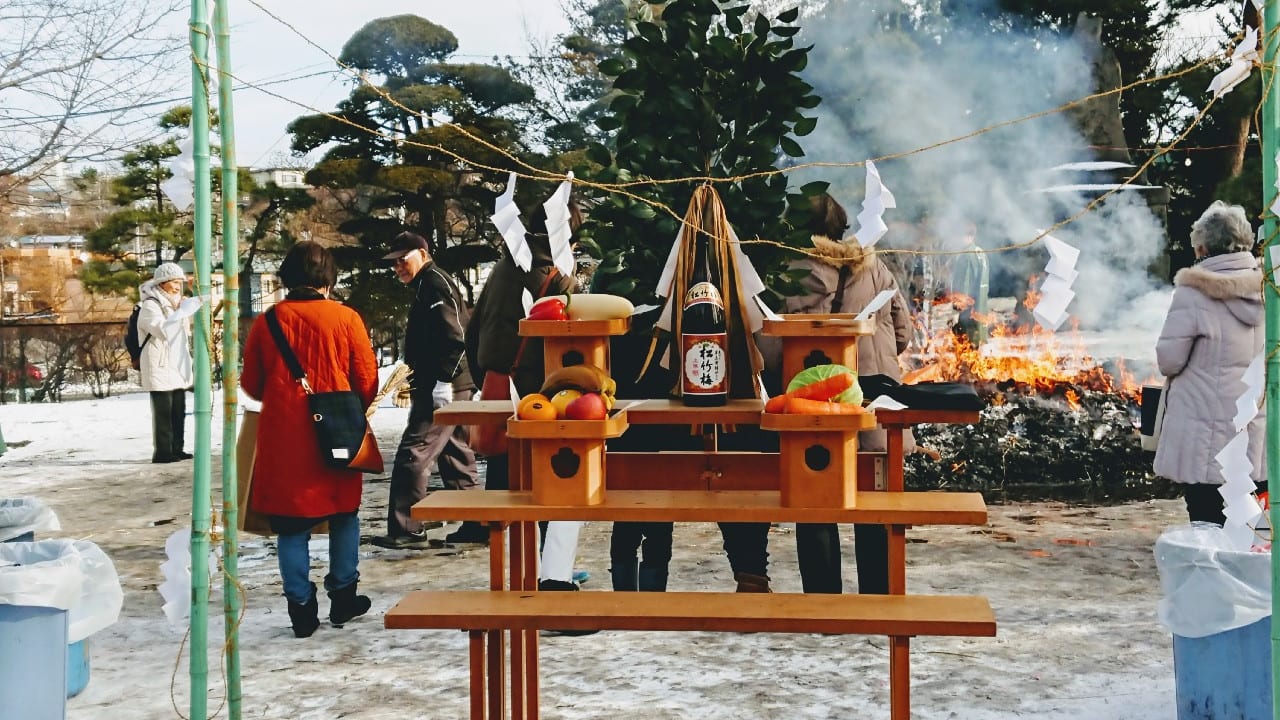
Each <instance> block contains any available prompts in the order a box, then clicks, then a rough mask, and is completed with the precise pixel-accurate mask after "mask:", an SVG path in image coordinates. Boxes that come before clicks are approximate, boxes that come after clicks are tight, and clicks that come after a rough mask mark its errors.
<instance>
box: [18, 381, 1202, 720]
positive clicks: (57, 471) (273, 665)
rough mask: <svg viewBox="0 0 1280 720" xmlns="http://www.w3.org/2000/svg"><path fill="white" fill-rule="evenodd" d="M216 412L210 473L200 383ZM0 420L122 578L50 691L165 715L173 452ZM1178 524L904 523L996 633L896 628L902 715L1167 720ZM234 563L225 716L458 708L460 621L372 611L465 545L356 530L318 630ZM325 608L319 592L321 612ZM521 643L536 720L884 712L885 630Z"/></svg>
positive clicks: (369, 496)
mask: <svg viewBox="0 0 1280 720" xmlns="http://www.w3.org/2000/svg"><path fill="white" fill-rule="evenodd" d="M405 414H406V412H405V411H403V410H398V409H395V408H386V409H382V410H379V412H378V413H377V414H376V415H375V416H374V426H375V428H376V430H377V432H378V435H379V439H380V441H381V446H382V448H383V450H384V452H385V453H386V454H387V456H388V458H390V455H391V454H392V453H393V452H394V449H395V444H396V442H397V440H398V437H399V433H400V430H401V429H402V427H403V423H404V420H405ZM191 420H192V418H190V417H189V418H188V422H189V426H188V427H189V430H188V443H187V444H188V448H189V449H193V448H194V437H193V434H192V432H193V430H192V429H191V428H192V425H191ZM213 428H214V438H213V446H214V452H215V460H214V472H213V478H214V483H215V486H216V485H217V484H218V478H219V477H220V470H219V462H218V459H217V457H216V453H218V452H220V447H221V442H220V438H221V408H220V400H219V399H217V398H215V402H214V413H213ZM0 431H2V432H3V434H4V438H5V440H7V441H8V443H9V451H8V453H7V454H5V455H3V456H0V497H18V496H32V497H37V498H40V499H42V500H43V501H45V502H46V503H48V504H49V505H50V506H52V507H53V508H54V510H55V511H56V512H57V514H58V517H59V518H60V519H61V522H62V526H63V532H62V533H61V534H62V535H63V536H68V537H78V538H86V539H89V540H92V541H93V542H95V543H97V544H98V545H100V546H101V547H102V548H103V549H104V550H105V551H106V552H107V554H108V555H110V556H111V557H112V558H113V559H114V561H115V563H116V566H117V569H118V570H119V573H120V577H121V581H122V583H123V584H124V586H125V606H124V610H123V612H122V614H121V617H120V620H119V622H117V623H116V624H115V625H114V626H112V627H111V628H109V629H107V630H105V631H103V632H101V633H99V634H98V635H96V636H94V637H93V638H92V641H91V644H90V647H91V654H92V663H93V670H92V679H91V681H90V683H89V687H88V688H87V689H86V690H85V691H84V693H83V694H81V695H80V696H78V697H76V698H74V699H72V700H70V701H69V710H68V715H67V716H68V718H70V719H71V720H89V719H93V720H98V719H99V718H129V719H131V720H133V719H136V720H150V719H153V718H154V719H157V720H159V719H163V718H177V717H180V716H185V714H186V712H187V703H188V701H187V688H188V683H187V660H186V657H185V654H184V653H185V649H184V648H185V647H189V646H184V644H183V632H182V630H180V629H175V628H174V627H172V626H171V625H170V624H169V623H168V622H167V621H166V620H165V619H164V617H163V615H162V613H161V610H160V606H161V599H160V597H159V594H158V593H157V592H156V586H157V585H158V584H159V583H160V582H161V576H160V570H159V566H160V563H161V562H162V561H163V560H164V548H163V544H164V540H165V538H166V537H167V536H168V535H169V534H170V533H172V532H173V531H174V530H176V529H178V528H180V527H183V526H185V525H188V524H189V517H190V506H191V468H192V463H191V462H189V461H188V462H185V463H175V464H170V465H152V464H150V462H149V459H150V455H151V449H150V442H151V437H150V411H149V406H148V403H147V397H146V395H145V394H141V393H138V394H130V395H124V396H119V397H112V398H109V399H106V400H86V401H77V402H68V403H63V404H59V405H3V406H0ZM386 493H387V485H386V479H385V477H382V478H372V479H370V481H368V482H367V483H366V491H365V503H364V506H363V508H362V512H361V515H362V518H363V519H364V522H365V531H364V534H365V535H368V536H372V535H377V534H380V533H381V532H382V531H383V527H384V526H383V518H384V515H385V511H386ZM218 504H219V503H218V502H215V506H217V505H218ZM1184 518H1185V515H1184V513H1183V510H1182V508H1181V504H1180V503H1179V502H1177V501H1155V502H1144V503H1135V504H1130V505H1126V506H1119V507H1072V506H1064V505H1061V504H1051V503H1043V504H1020V505H1009V506H996V507H992V508H991V513H990V523H989V525H988V526H987V527H981V528H973V527H923V528H916V529H913V530H911V531H910V539H911V541H912V544H911V545H910V548H909V552H908V555H909V569H908V578H909V584H910V589H911V590H912V591H913V592H934V593H951V594H979V595H986V596H987V597H989V598H990V599H991V603H992V605H993V607H994V608H995V611H996V617H997V621H998V626H999V630H998V636H997V637H996V638H994V639H986V638H976V639H946V638H917V639H915V640H914V641H913V643H912V681H913V688H912V710H913V713H912V716H913V717H915V718H919V719H921V720H942V719H944V718H947V719H973V720H978V719H982V720H1002V719H1005V718H1032V717H1034V718H1037V720H1067V719H1071V720H1076V719H1079V718H1088V719H1090V720H1109V719H1114V720H1121V719H1123V720H1156V719H1157V718H1159V719H1161V720H1163V719H1166V718H1171V717H1173V716H1174V715H1175V711H1174V687H1173V663H1172V650H1171V644H1170V638H1169V635H1168V633H1167V631H1165V630H1164V629H1163V628H1162V627H1161V626H1160V624H1159V623H1158V621H1157V619H1156V602H1157V601H1158V599H1159V593H1160V588H1159V583H1158V579H1157V576H1156V568H1155V562H1154V559H1153V557H1152V552H1151V549H1152V546H1153V544H1154V542H1155V539H1156V537H1157V535H1159V533H1160V531H1161V530H1162V529H1163V528H1164V527H1167V526H1170V525H1173V524H1176V523H1179V522H1182V521H1183V519H1184ZM844 530H845V533H846V534H845V540H846V547H845V556H846V558H848V562H847V563H846V566H847V570H846V581H845V584H846V587H847V588H848V589H850V590H852V589H853V586H854V581H853V577H854V572H853V569H852V564H853V563H852V558H853V549H852V544H851V543H852V541H851V535H852V533H851V531H850V529H849V528H844ZM437 532H439V531H437ZM791 536H792V532H791V530H790V528H788V527H786V526H782V527H778V528H776V529H775V531H774V532H773V534H772V536H771V540H772V541H771V544H770V553H771V561H772V564H771V571H770V572H771V575H772V576H773V579H774V586H775V589H776V590H779V591H783V592H797V591H799V574H798V571H797V568H796V559H795V543H794V542H793V539H792V537H791ZM608 541H609V525H608V524H606V523H596V524H593V525H589V526H588V527H587V529H586V531H585V532H584V535H583V541H582V544H581V548H580V555H579V567H581V568H584V569H586V570H588V571H589V572H590V573H591V575H592V579H591V581H590V582H589V583H588V584H587V585H586V587H585V589H586V590H604V589H607V588H608V585H609V582H608V576H609V575H608V567H609V557H608ZM313 547H314V558H315V560H316V566H317V567H316V568H315V569H314V570H313V575H314V576H316V577H320V576H321V575H323V572H324V565H325V547H324V543H323V542H318V543H314V545H313ZM240 557H241V559H240V569H241V583H242V585H243V587H244V590H245V593H246V597H247V602H246V607H247V611H246V613H245V616H244V620H243V623H242V625H241V627H240V639H241V664H242V670H243V693H244V701H243V707H244V712H243V716H244V717H246V718H273V719H275V718H280V719H285V718H287V719H291V720H293V719H315V720H320V719H326V720H327V719H329V718H337V717H341V718H349V719H359V720H380V719H384V718H385V719H388V720H389V719H391V718H397V719H398V718H404V717H422V718H460V717H464V716H466V715H467V707H468V705H467V650H466V636H465V634H463V633H460V632H448V631H442V632H403V631H401V632H393V631H388V630H384V629H383V628H382V624H381V615H382V613H383V612H385V611H386V610H387V609H388V608H389V607H390V606H391V605H392V604H394V603H395V602H396V601H397V600H398V599H399V598H400V597H402V596H403V595H404V594H405V593H406V592H408V591H410V590H414V589H420V588H433V589H450V588H458V589H463V588H470V589H476V588H483V587H486V586H487V571H488V564H487V552H486V551H485V550H484V549H483V548H477V547H476V546H466V549H458V548H443V547H442V548H438V549H432V550H426V551H404V550H401V551H391V550H383V549H379V548H375V547H372V546H369V545H365V546H364V547H363V550H362V556H361V573H362V578H361V590H362V591H363V592H367V593H368V594H370V595H371V596H372V597H373V601H374V605H373V611H372V612H371V613H370V615H369V616H368V617H367V618H363V619H360V620H357V621H355V622H352V623H350V624H348V625H347V626H346V628H345V629H341V630H337V629H333V628H330V627H328V626H327V625H325V626H322V628H321V630H320V631H319V632H318V633H316V635H315V636H313V637H312V638H310V639H306V640H297V639H295V638H293V636H292V633H291V632H290V631H289V627H288V626H289V621H288V616H287V615H286V613H285V601H284V598H283V596H282V595H281V589H280V582H279V578H278V576H277V573H276V567H275V554H274V543H273V542H272V541H271V540H270V539H265V538H261V537H256V536H248V537H245V538H243V541H242V543H241V556H240ZM671 572H672V579H671V589H673V590H675V589H679V590H725V589H728V588H731V587H732V584H733V583H732V577H731V573H730V571H729V568H728V564H727V562H726V561H725V559H724V557H723V553H722V551H721V549H720V538H719V534H718V532H717V531H716V529H715V527H714V526H713V525H703V524H682V525H678V526H677V530H676V548H675V557H674V559H673V560H672V565H671ZM215 587H216V588H217V590H216V591H215V592H214V597H213V607H212V608H211V610H212V612H211V614H212V615H213V616H214V621H213V622H212V623H211V628H210V638H211V643H210V644H211V645H214V647H213V648H212V649H211V652H210V677H209V685H210V688H211V691H210V695H211V703H210V714H211V716H213V711H214V710H215V709H217V708H219V706H220V705H221V698H222V687H223V685H222V680H221V677H220V668H221V667H222V666H221V664H220V662H219V657H218V655H219V653H218V651H219V650H220V647H218V644H217V643H216V642H214V641H213V639H214V638H220V637H221V636H222V623H221V619H220V611H219V610H218V608H219V607H220V605H221V583H220V582H215ZM326 608H327V601H326V600H325V599H323V598H322V600H321V611H322V613H323V612H324V611H325V610H326ZM0 652H3V650H0ZM541 654H542V659H543V672H542V708H543V715H544V716H545V717H547V718H557V717H559V718H614V717H644V718H692V717H697V718H735V719H736V718H786V719H787V720H795V719H797V718H852V717H868V718H884V717H888V651H887V646H886V640H885V638H882V637H855V636H851V637H829V636H819V635H770V634H746V635H733V634H710V633H706V634H703V633H698V634H674V633H623V632H611V633H600V634H597V635H593V636H589V637H581V638H546V639H544V640H543V641H542V643H541ZM11 701H12V700H11V699H8V698H6V699H5V701H4V702H5V703H9V702H11ZM175 703H176V707H175ZM179 710H180V711H181V712H179ZM223 712H224V713H225V710H224V711H223ZM224 716H225V715H224Z"/></svg>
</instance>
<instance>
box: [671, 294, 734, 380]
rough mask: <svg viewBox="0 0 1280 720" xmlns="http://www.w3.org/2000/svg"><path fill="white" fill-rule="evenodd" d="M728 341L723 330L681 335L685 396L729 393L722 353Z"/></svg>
mask: <svg viewBox="0 0 1280 720" xmlns="http://www.w3.org/2000/svg"><path fill="white" fill-rule="evenodd" d="M713 290H714V288H713ZM728 341H729V336H728V335H727V334H725V333H718V334H714V335H696V334H693V333H685V334H683V335H681V336H680V349H681V351H682V352H683V356H684V384H683V392H684V393H685V394H686V395H719V394H723V393H725V392H728V388H727V387H725V385H726V383H725V379H726V375H727V374H728V368H729V365H728V356H727V353H726V352H725V348H726V346H727V345H728Z"/></svg>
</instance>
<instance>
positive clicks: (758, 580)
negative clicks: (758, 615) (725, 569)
mask: <svg viewBox="0 0 1280 720" xmlns="http://www.w3.org/2000/svg"><path fill="white" fill-rule="evenodd" d="M733 579H734V580H736V581H737V582H738V590H737V592H740V593H768V592H773V591H772V590H770V589H769V576H767V575H752V574H751V573H744V572H740V573H734V574H733Z"/></svg>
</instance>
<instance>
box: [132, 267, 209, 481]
mask: <svg viewBox="0 0 1280 720" xmlns="http://www.w3.org/2000/svg"><path fill="white" fill-rule="evenodd" d="M185 277H186V275H185V274H184V273H183V272H182V268H180V267H178V266H177V265H176V264H174V263H164V264H162V265H159V266H158V267H156V270H155V274H153V275H152V277H151V279H150V280H148V281H146V282H144V283H142V285H140V286H139V287H138V297H139V298H140V300H139V301H138V308H139V309H138V342H139V343H141V344H142V357H141V359H140V361H139V368H140V370H141V372H142V389H143V390H146V391H147V392H149V393H151V428H152V435H153V437H154V443H155V445H154V450H153V451H152V453H151V462H153V463H171V462H177V461H178V460H186V459H188V458H190V457H191V454H190V453H188V452H186V451H185V450H183V449H182V446H183V434H184V427H185V423H186V414H187V400H186V392H187V390H188V389H190V387H191V382H192V374H191V331H190V328H189V327H188V325H189V323H188V321H187V318H189V317H191V315H193V314H195V311H196V310H197V309H198V308H199V307H200V301H199V300H197V299H195V298H187V300H186V301H183V299H182V283H183V280H184V279H185Z"/></svg>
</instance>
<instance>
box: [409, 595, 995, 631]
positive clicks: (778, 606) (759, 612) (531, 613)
mask: <svg viewBox="0 0 1280 720" xmlns="http://www.w3.org/2000/svg"><path fill="white" fill-rule="evenodd" d="M384 622H385V625H386V627H388V628H391V629H395V630H459V629H460V630H544V629H556V630H675V631H684V632H697V631H706V632H776V633H837V634H845V635H892V636H912V635H932V636H944V635H945V636H958V637H995V634H996V619H995V614H994V613H993V612H992V610H991V604H990V603H989V602H987V599H986V598H983V597H973V596H967V595H896V596H895V595H817V594H813V595H801V594H795V593H770V594H762V595H759V596H757V597H752V598H751V601H750V602H744V601H743V597H742V595H740V594H737V593H717V592H667V593H627V592H589V591H588V592H578V593H546V592H536V591H502V592H494V591H488V590H474V591H472V590H464V591H436V592H431V591H418V592H411V593H409V594H408V595H406V596H405V597H404V599H402V600H401V601H400V602H398V603H396V605H395V607H393V608H391V610H389V611H388V612H387V614H386V618H385V621H384Z"/></svg>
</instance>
